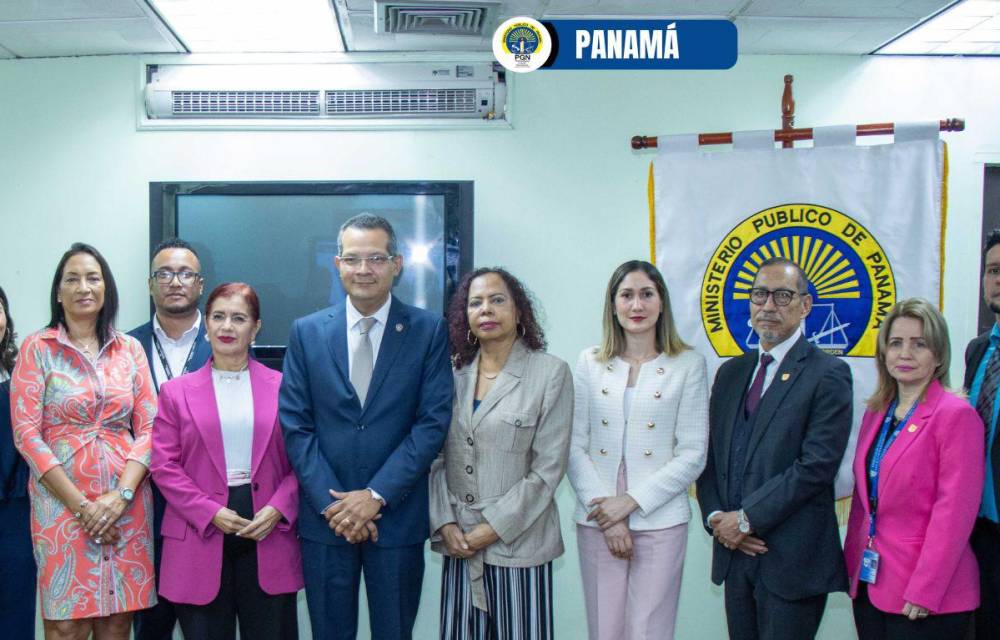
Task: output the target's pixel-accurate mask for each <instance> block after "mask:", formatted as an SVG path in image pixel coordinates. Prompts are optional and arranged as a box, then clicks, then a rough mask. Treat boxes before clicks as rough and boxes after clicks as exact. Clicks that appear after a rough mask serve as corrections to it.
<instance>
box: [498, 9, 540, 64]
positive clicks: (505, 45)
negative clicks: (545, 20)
mask: <svg viewBox="0 0 1000 640" xmlns="http://www.w3.org/2000/svg"><path fill="white" fill-rule="evenodd" d="M551 52H552V38H550V37H549V32H548V31H546V30H545V27H544V26H542V23H541V22H539V21H537V20H535V19H534V18H525V17H519V18H511V19H510V20H507V21H505V22H504V23H503V24H501V25H500V26H499V27H497V30H496V31H495V32H494V33H493V55H494V56H496V59H497V61H498V62H499V63H500V64H502V65H503V66H504V67H505V68H506V69H508V70H510V71H513V72H515V73H525V72H528V71H534V70H535V69H537V68H538V67H540V66H542V65H543V64H545V61H546V60H548V59H549V54H550V53H551Z"/></svg>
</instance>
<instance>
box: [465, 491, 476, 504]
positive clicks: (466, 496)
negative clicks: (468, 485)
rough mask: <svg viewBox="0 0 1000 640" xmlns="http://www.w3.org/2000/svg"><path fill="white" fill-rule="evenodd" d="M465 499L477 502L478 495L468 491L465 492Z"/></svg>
mask: <svg viewBox="0 0 1000 640" xmlns="http://www.w3.org/2000/svg"><path fill="white" fill-rule="evenodd" d="M465 501H466V502H475V501H476V496H474V495H472V494H471V493H467V494H465Z"/></svg>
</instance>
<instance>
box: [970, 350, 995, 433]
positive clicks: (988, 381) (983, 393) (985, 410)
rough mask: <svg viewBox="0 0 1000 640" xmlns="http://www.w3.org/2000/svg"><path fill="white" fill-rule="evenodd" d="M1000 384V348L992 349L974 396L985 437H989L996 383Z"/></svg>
mask: <svg viewBox="0 0 1000 640" xmlns="http://www.w3.org/2000/svg"><path fill="white" fill-rule="evenodd" d="M998 384H1000V348H997V349H994V350H993V355H992V356H990V361H989V362H988V363H986V371H985V372H984V373H983V384H982V386H981V387H980V388H979V397H978V398H976V412H977V413H978V414H979V417H980V418H982V419H983V424H985V425H986V438H987V439H989V437H990V427H991V423H992V420H993V400H994V399H995V398H996V396H997V385H998Z"/></svg>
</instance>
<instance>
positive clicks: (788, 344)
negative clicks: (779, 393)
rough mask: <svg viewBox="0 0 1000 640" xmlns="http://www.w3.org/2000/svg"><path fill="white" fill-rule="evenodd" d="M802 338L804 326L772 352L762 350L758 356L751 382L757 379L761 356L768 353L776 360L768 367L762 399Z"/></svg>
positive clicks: (774, 347) (761, 392) (775, 346)
mask: <svg viewBox="0 0 1000 640" xmlns="http://www.w3.org/2000/svg"><path fill="white" fill-rule="evenodd" d="M801 337H802V326H801V325H800V326H799V327H798V328H797V329H795V332H794V333H793V334H792V335H790V336H788V337H787V338H785V339H784V340H782V341H781V342H779V343H778V344H776V345H774V346H773V347H771V350H770V351H763V350H761V352H760V354H759V355H758V356H757V366H755V367H754V368H753V375H751V376H750V380H751V381H752V380H753V379H754V378H756V377H757V371H758V370H759V369H760V356H762V355H764V354H765V353H767V354H769V355H770V356H771V357H772V358H774V361H773V362H771V364H770V365H769V366H768V367H767V373H765V374H764V387H763V388H762V389H761V390H760V395H761V397H762V398H763V397H764V394H765V393H767V390H768V388H769V387H770V386H771V383H772V382H774V376H775V375H776V374H777V373H778V369H780V368H781V363H782V361H783V360H784V359H785V356H787V355H788V352H789V351H791V350H792V347H793V346H794V345H795V343H796V342H798V340H799V338H801Z"/></svg>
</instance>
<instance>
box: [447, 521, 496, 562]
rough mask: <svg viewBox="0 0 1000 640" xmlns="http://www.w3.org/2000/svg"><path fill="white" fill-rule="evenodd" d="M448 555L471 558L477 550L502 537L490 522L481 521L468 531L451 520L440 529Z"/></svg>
mask: <svg viewBox="0 0 1000 640" xmlns="http://www.w3.org/2000/svg"><path fill="white" fill-rule="evenodd" d="M438 533H440V534H441V539H442V540H443V541H444V546H445V548H446V549H447V550H448V555H449V556H452V557H455V558H471V557H472V556H474V555H475V554H476V552H477V551H479V550H481V549H485V548H486V547H488V546H490V545H491V544H493V543H494V542H496V541H497V540H499V539H500V536H498V535H497V532H496V530H495V529H493V527H492V526H490V524H489V523H488V522H481V523H479V524H477V525H476V526H474V527H473V528H472V530H470V531H469V532H468V533H465V532H464V531H462V529H461V528H460V527H459V526H458V525H457V524H455V523H454V522H449V523H448V524H446V525H443V526H442V527H441V528H440V529H438Z"/></svg>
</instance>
